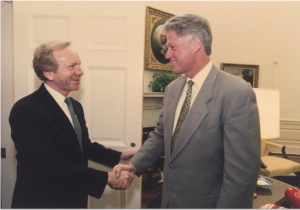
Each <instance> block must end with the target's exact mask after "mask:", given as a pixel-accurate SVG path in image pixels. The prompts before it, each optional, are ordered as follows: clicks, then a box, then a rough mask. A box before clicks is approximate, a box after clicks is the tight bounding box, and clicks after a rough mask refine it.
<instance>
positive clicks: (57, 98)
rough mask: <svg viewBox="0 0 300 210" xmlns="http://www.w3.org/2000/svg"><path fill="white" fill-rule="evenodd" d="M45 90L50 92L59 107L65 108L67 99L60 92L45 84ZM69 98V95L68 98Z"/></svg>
mask: <svg viewBox="0 0 300 210" xmlns="http://www.w3.org/2000/svg"><path fill="white" fill-rule="evenodd" d="M44 84H45V88H46V89H47V90H48V92H49V93H50V95H51V96H52V97H53V98H54V100H55V101H56V102H57V103H58V104H59V106H61V107H62V106H63V104H64V102H65V99H66V97H65V96H63V95H62V94H61V93H60V92H58V91H56V90H54V89H53V88H52V87H50V86H49V85H47V84H46V83H45V82H44ZM67 97H69V95H68V96H67Z"/></svg>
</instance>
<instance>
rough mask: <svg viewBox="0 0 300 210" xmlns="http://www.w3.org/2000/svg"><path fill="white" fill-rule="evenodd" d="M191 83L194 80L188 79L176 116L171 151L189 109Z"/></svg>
mask: <svg viewBox="0 0 300 210" xmlns="http://www.w3.org/2000/svg"><path fill="white" fill-rule="evenodd" d="M193 84H194V82H193V81H192V80H190V81H189V82H188V89H187V91H186V97H185V100H184V102H183V105H182V107H181V111H180V114H179V117H178V120H177V124H176V128H175V131H174V133H173V136H172V150H171V152H173V150H174V147H175V144H176V141H177V138H178V135H179V132H180V129H181V126H182V124H183V122H184V119H185V117H186V115H187V113H188V112H189V109H190V105H191V98H192V86H193Z"/></svg>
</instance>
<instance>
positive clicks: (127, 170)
mask: <svg viewBox="0 0 300 210" xmlns="http://www.w3.org/2000/svg"><path fill="white" fill-rule="evenodd" d="M134 175H135V168H134V167H133V166H132V165H131V164H128V165H123V164H119V165H116V166H115V167H114V168H113V169H112V170H111V171H110V172H108V180H107V184H108V185H109V186H110V188H111V189H116V190H126V189H127V188H128V187H129V186H130V184H131V183H132V181H133V179H134Z"/></svg>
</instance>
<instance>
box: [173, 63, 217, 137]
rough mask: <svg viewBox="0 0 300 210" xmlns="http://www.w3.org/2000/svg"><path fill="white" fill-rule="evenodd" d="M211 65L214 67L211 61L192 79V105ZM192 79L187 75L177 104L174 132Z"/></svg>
mask: <svg viewBox="0 0 300 210" xmlns="http://www.w3.org/2000/svg"><path fill="white" fill-rule="evenodd" d="M211 67H212V62H211V61H209V63H208V64H207V65H206V66H205V67H204V68H203V69H202V70H201V71H200V72H199V73H198V74H197V75H196V76H195V77H194V78H193V79H192V80H193V82H194V85H193V87H192V98H191V105H190V106H192V105H193V103H194V101H195V98H196V96H197V95H198V93H199V91H200V89H201V87H202V85H203V83H204V80H205V79H206V77H207V75H208V73H209V72H210V69H211ZM190 80H191V79H190V78H188V77H187V80H186V84H185V86H184V88H183V90H182V93H181V96H180V99H179V101H178V104H177V108H176V112H175V118H174V125H173V132H174V131H175V128H176V124H177V120H178V118H179V115H180V111H181V107H182V105H183V102H184V100H185V97H186V90H187V88H188V82H189V81H190ZM173 132H172V133H173Z"/></svg>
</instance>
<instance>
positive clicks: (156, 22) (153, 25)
mask: <svg viewBox="0 0 300 210" xmlns="http://www.w3.org/2000/svg"><path fill="white" fill-rule="evenodd" d="M173 16H174V15H172V14H170V13H167V12H163V11H160V10H158V9H154V8H152V7H147V8H146V32H145V69H152V70H167V71H170V70H172V66H171V63H170V60H169V59H166V58H165V55H166V52H167V50H168V48H167V45H166V44H167V35H166V34H165V33H164V31H163V25H164V23H165V22H166V21H167V20H168V19H169V18H171V17H173Z"/></svg>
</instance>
